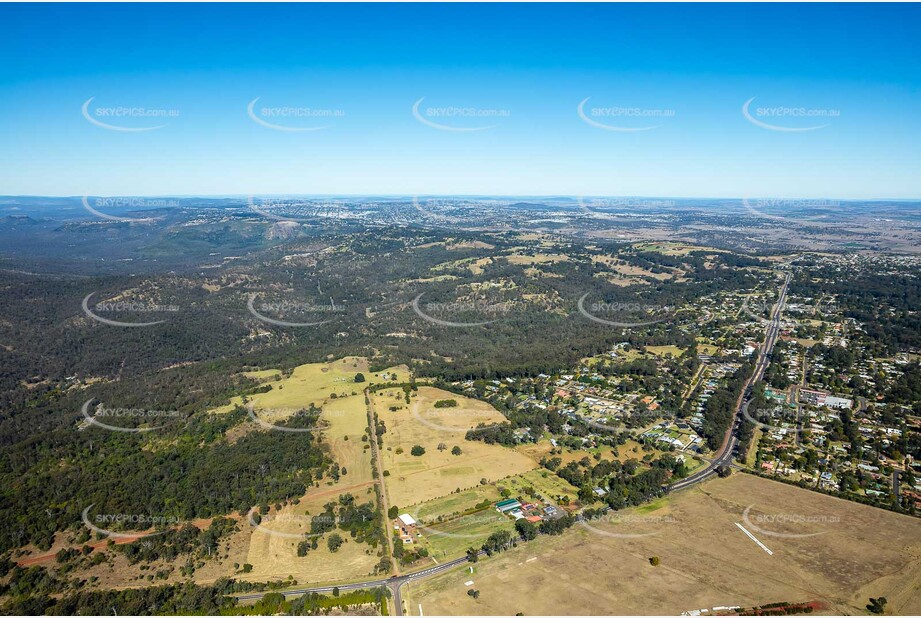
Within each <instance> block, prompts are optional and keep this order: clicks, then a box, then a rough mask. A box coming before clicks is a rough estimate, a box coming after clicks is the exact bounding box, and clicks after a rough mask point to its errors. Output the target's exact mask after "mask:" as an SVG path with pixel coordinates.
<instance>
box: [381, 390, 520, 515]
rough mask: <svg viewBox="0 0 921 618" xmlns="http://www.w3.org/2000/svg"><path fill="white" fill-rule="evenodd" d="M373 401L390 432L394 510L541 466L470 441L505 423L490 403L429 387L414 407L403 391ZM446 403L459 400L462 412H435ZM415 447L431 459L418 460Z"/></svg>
mask: <svg viewBox="0 0 921 618" xmlns="http://www.w3.org/2000/svg"><path fill="white" fill-rule="evenodd" d="M373 398H374V405H375V409H376V410H377V414H378V417H379V418H380V419H381V420H382V421H384V424H385V425H386V427H387V433H385V434H384V436H383V447H384V449H383V452H382V453H381V456H382V460H383V464H384V470H386V471H388V472H389V475H388V476H386V477H385V479H384V483H385V485H386V487H387V495H388V497H389V502H390V504H392V505H397V506H399V507H400V508H401V509H403V508H405V507H408V506H411V505H414V504H419V503H422V502H425V501H427V500H431V499H433V498H438V497H440V496H446V495H448V494H450V493H451V492H453V491H455V490H457V489H461V490H463V489H468V488H471V487H474V486H476V485H478V484H479V483H480V480H481V479H484V478H485V479H487V480H489V481H494V480H497V479H500V478H503V477H506V476H509V475H512V474H518V473H520V472H525V471H527V470H531V469H533V468H535V467H536V466H537V462H535V461H534V460H532V459H531V458H529V457H526V456H525V455H522V454H521V453H519V452H517V451H515V450H513V449H509V448H505V447H503V446H499V445H490V444H485V443H483V442H477V441H470V440H465V439H464V434H465V433H466V432H467V430H468V429H472V428H474V427H476V425H477V424H478V423H481V422H483V423H494V422H501V421H504V420H505V417H504V416H502V415H501V414H500V413H499V412H498V411H497V410H495V409H494V408H493V407H492V406H490V405H489V404H487V403H484V402H482V401H477V400H474V399H468V398H466V397H462V396H460V395H455V394H453V393H449V392H447V391H442V390H439V389H436V388H432V387H428V386H422V387H420V388H419V390H418V391H417V392H416V393H415V394H414V396H413V397H412V399H411V402H410V403H409V404H408V405H407V404H406V403H405V400H404V399H403V391H402V390H400V391H397V390H394V389H388V390H384V391H379V392H377V393H374V394H373ZM440 399H454V400H455V401H457V403H458V406H457V407H452V408H435V407H434V404H435V402H436V401H438V400H440ZM391 407H396V408H397V409H396V410H390V408H391ZM441 443H444V444H445V446H446V447H447V448H445V450H443V451H439V450H438V445H439V444H441ZM415 445H419V446H422V447H423V448H424V449H425V454H424V455H422V456H421V457H416V456H414V455H412V454H411V452H410V451H411V449H412V447H413V446H415ZM454 446H459V447H460V448H461V450H462V454H461V455H452V454H451V449H452V448H453V447H454ZM398 451H402V452H398Z"/></svg>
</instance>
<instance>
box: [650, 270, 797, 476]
mask: <svg viewBox="0 0 921 618" xmlns="http://www.w3.org/2000/svg"><path fill="white" fill-rule="evenodd" d="M791 278H792V275H791V274H790V273H787V275H786V277H785V278H784V282H783V286H782V287H781V288H780V296H779V298H778V300H777V304H776V305H774V308H773V309H772V311H771V319H770V321H769V322H768V326H767V330H766V332H765V336H764V345H763V346H762V348H761V353H760V354H759V355H758V362H757V364H756V365H755V371H754V372H752V375H751V378H749V379H748V382H746V383H745V388H743V389H742V394H740V395H739V399H738V401H737V402H736V413H735V420H733V422H732V424H731V425H730V426H729V429H728V430H727V431H726V436H725V437H724V438H723V444H722V446H721V447H720V450H718V451H717V452H716V455H715V456H714V457H713V458H712V459H708V460H707V462H708V463H707V465H706V466H705V467H704V468H703V469H701V470H698V471H697V472H695V473H694V474H692V475H690V476H688V477H685V478H683V479H681V480H680V481H677V482H675V483H672V484H671V485H669V486H668V490H669V491H678V490H680V489H686V488H688V487H691V486H692V485H696V484H697V483H700V482H701V481H703V480H704V479H707V478H709V477H711V476H713V475H714V474H716V471H717V469H718V468H719V467H720V466H723V465H729V466H731V465H732V457H733V455H734V454H735V450H736V447H738V445H739V439H738V438H737V437H736V430H737V429H738V427H739V425H740V424H741V423H742V410H744V408H745V404H746V403H748V399H749V397H750V396H751V389H752V387H753V386H754V385H755V384H756V383H757V382H758V381H760V380H761V378H762V377H764V370H765V369H767V366H768V359H769V357H770V355H771V351H772V350H773V349H774V344H775V343H777V337H778V336H779V335H780V315H781V313H782V312H783V306H784V303H785V302H786V300H787V288H788V287H789V286H790V279H791Z"/></svg>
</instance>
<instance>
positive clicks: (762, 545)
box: [736, 522, 774, 556]
mask: <svg viewBox="0 0 921 618" xmlns="http://www.w3.org/2000/svg"><path fill="white" fill-rule="evenodd" d="M736 526H738V527H739V530H741V531H742V532H744V533H745V535H746V536H747V537H748V538H750V539H751V540H753V541H754V542H755V543H757V544H758V547H760V548H761V549H763V550H764V551H766V552H767V553H768V555H769V556H773V555H774V552H772V551H771V550H770V549H768V548H767V546H766V545H765V544H764V543H762V542H761V541H759V540H758V539H756V538H755V535H754V534H752V533H751V532H749V531H748V530H746V529H745V527H744V526H743V525H742V524H740V523H738V522H736Z"/></svg>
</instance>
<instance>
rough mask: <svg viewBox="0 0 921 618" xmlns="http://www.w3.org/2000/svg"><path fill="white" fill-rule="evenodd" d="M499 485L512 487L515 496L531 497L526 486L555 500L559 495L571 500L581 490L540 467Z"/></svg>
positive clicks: (545, 497) (546, 497)
mask: <svg viewBox="0 0 921 618" xmlns="http://www.w3.org/2000/svg"><path fill="white" fill-rule="evenodd" d="M498 485H499V486H500V487H507V488H508V489H510V490H511V491H512V495H513V496H518V495H522V496H523V497H525V498H526V499H530V498H529V497H528V496H527V494H525V493H524V489H525V488H526V487H531V488H533V489H534V491H536V492H537V493H538V494H539V495H540V496H543V498H544V499H547V500H555V499H556V497H557V496H569V499H570V500H575V499H576V495H577V493H578V491H579V490H578V489H577V488H575V487H573V486H572V485H570V484H569V483H568V482H567V481H566V480H565V479H561V478H560V477H558V476H557V475H556V474H554V473H553V472H549V471H547V470H540V469H538V470H531V471H530V472H525V473H524V474H519V475H518V476H513V477H512V478H510V479H507V480H505V481H501V482H500V483H498Z"/></svg>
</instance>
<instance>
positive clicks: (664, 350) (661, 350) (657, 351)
mask: <svg viewBox="0 0 921 618" xmlns="http://www.w3.org/2000/svg"><path fill="white" fill-rule="evenodd" d="M646 351H647V352H649V353H650V354H652V355H653V356H666V355H668V354H671V355H672V356H673V357H675V358H678V357H679V356H681V355H682V354H684V350H682V349H681V348H679V347H678V346H674V345H649V346H646Z"/></svg>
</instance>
